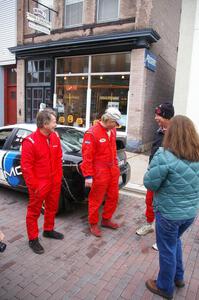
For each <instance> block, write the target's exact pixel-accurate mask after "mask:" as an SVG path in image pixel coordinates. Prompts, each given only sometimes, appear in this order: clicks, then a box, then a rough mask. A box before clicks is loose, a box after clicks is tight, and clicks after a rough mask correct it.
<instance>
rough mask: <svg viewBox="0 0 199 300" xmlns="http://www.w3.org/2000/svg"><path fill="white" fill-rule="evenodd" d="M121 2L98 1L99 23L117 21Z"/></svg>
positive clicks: (115, 0) (111, 0) (110, 0)
mask: <svg viewBox="0 0 199 300" xmlns="http://www.w3.org/2000/svg"><path fill="white" fill-rule="evenodd" d="M118 18H119V0H97V22H106V21H111V20H117V19H118Z"/></svg>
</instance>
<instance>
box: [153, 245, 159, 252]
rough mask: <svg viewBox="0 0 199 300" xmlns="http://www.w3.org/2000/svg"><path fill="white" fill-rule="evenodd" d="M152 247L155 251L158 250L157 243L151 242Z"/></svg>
mask: <svg viewBox="0 0 199 300" xmlns="http://www.w3.org/2000/svg"><path fill="white" fill-rule="evenodd" d="M152 248H153V249H154V250H155V251H158V246H157V243H155V244H153V246H152Z"/></svg>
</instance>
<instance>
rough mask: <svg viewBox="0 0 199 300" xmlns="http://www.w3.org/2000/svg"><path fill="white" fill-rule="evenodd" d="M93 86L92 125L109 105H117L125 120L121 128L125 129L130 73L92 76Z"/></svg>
mask: <svg viewBox="0 0 199 300" xmlns="http://www.w3.org/2000/svg"><path fill="white" fill-rule="evenodd" d="M91 88H92V94H91V125H92V123H93V122H94V121H95V120H97V119H99V118H100V117H101V115H102V114H103V113H104V111H105V110H106V109H107V108H108V107H116V108H118V109H119V110H120V112H121V114H122V120H123V126H122V127H121V128H120V129H119V130H122V131H125V128H126V118H127V100H128V89H129V75H110V76H108V75H106V76H92V77H91Z"/></svg>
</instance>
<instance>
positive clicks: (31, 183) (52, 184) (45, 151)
mask: <svg viewBox="0 0 199 300" xmlns="http://www.w3.org/2000/svg"><path fill="white" fill-rule="evenodd" d="M37 127H38V128H37V130H36V132H33V133H32V134H30V135H29V136H28V137H26V138H25V139H24V140H23V142H22V156H21V168H22V173H23V176H24V179H25V182H26V185H27V187H28V191H29V204H28V208H27V216H26V225H27V233H28V238H29V246H30V248H31V249H32V250H33V251H34V252H35V253H37V254H42V253H43V252H44V249H43V247H42V246H41V244H40V243H39V241H38V224H37V221H38V218H39V216H40V212H41V208H42V203H43V201H45V213H44V226H43V229H44V232H43V236H45V237H49V238H54V239H63V238H64V236H63V234H61V233H59V232H57V231H55V230H54V219H55V214H56V212H57V208H58V201H59V195H60V188H61V180H62V150H61V145H60V139H59V135H58V134H57V133H56V132H54V129H55V127H56V115H55V113H54V111H53V110H50V109H44V110H43V111H40V112H39V113H38V114H37Z"/></svg>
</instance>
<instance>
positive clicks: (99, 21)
mask: <svg viewBox="0 0 199 300" xmlns="http://www.w3.org/2000/svg"><path fill="white" fill-rule="evenodd" d="M99 1H100V0H97V14H96V16H97V20H96V21H97V23H106V22H111V21H118V20H119V19H120V0H118V8H117V9H118V12H117V15H118V17H117V18H110V19H106V20H99Z"/></svg>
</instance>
